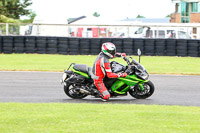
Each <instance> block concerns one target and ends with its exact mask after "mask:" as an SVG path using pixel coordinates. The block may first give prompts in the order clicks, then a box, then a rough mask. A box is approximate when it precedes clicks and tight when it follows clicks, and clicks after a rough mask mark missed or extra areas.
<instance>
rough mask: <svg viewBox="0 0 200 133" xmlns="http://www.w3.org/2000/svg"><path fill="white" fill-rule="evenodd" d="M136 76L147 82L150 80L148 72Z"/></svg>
mask: <svg viewBox="0 0 200 133" xmlns="http://www.w3.org/2000/svg"><path fill="white" fill-rule="evenodd" d="M136 75H137V76H138V77H139V78H141V79H143V80H147V79H148V78H149V74H148V73H146V72H143V73H136Z"/></svg>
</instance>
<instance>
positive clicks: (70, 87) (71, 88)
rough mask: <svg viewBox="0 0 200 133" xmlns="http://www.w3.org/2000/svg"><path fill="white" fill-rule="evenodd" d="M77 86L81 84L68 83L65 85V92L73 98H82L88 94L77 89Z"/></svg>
mask: <svg viewBox="0 0 200 133" xmlns="http://www.w3.org/2000/svg"><path fill="white" fill-rule="evenodd" d="M76 87H79V86H77V85H76V84H73V83H67V84H66V85H65V86H64V92H65V94H66V95H67V96H68V97H71V98H73V99H82V98H84V97H86V96H87V94H83V93H81V92H78V91H76Z"/></svg>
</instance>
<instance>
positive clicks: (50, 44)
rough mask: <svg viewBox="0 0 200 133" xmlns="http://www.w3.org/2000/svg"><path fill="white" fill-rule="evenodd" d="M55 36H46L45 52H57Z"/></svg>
mask: <svg viewBox="0 0 200 133" xmlns="http://www.w3.org/2000/svg"><path fill="white" fill-rule="evenodd" d="M57 43H58V41H57V37H48V38H47V52H46V53H47V54H57V51H58V49H57Z"/></svg>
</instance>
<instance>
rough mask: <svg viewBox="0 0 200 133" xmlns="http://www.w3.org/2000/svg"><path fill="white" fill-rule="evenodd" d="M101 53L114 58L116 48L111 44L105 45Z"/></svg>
mask: <svg viewBox="0 0 200 133" xmlns="http://www.w3.org/2000/svg"><path fill="white" fill-rule="evenodd" d="M101 51H102V52H103V53H104V54H105V55H107V56H108V57H110V58H114V56H115V53H116V47H115V45H114V44H113V43H111V42H106V43H103V44H102V46H101Z"/></svg>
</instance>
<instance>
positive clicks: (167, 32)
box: [132, 27, 192, 39]
mask: <svg viewBox="0 0 200 133" xmlns="http://www.w3.org/2000/svg"><path fill="white" fill-rule="evenodd" d="M132 37H136V38H175V39H192V36H191V35H190V34H189V33H188V31H187V30H185V29H184V28H175V27H159V28H158V27H139V28H138V29H137V31H136V32H135V34H134V35H133V36H132Z"/></svg>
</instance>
